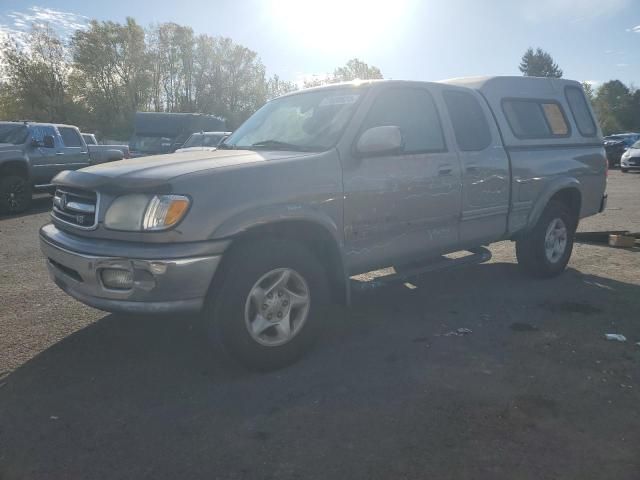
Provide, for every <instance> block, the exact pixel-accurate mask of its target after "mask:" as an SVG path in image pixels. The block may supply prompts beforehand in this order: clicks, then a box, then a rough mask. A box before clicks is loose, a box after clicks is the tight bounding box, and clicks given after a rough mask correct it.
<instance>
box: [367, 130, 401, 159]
mask: <svg viewBox="0 0 640 480" xmlns="http://www.w3.org/2000/svg"><path fill="white" fill-rule="evenodd" d="M402 147H403V143H402V132H401V131H400V128H399V127H396V126H384V127H373V128H370V129H369V130H365V131H364V133H363V134H362V135H360V138H359V139H358V143H357V144H356V152H357V153H358V154H360V155H362V156H374V155H384V154H393V153H398V152H401V151H402Z"/></svg>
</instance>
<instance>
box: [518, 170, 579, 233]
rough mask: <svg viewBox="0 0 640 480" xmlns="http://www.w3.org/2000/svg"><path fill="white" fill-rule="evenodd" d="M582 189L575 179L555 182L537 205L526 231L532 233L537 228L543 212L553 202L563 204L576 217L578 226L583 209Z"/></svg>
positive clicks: (539, 199) (531, 214)
mask: <svg viewBox="0 0 640 480" xmlns="http://www.w3.org/2000/svg"><path fill="white" fill-rule="evenodd" d="M580 187H581V184H580V182H579V181H578V180H577V179H575V178H563V179H559V180H558V181H556V182H553V183H552V184H551V185H550V186H549V187H548V188H547V189H546V190H545V191H544V192H543V193H542V195H540V197H539V198H538V201H537V202H536V203H535V205H534V207H533V209H532V211H531V213H530V215H529V219H528V221H527V228H526V231H530V230H531V229H532V228H534V227H535V225H536V223H537V222H538V220H539V219H540V216H541V215H542V212H544V210H545V208H547V205H549V202H551V201H559V202H560V203H563V204H564V205H565V206H566V207H567V208H568V209H569V211H570V212H571V213H572V214H574V215H575V218H576V226H577V222H578V221H579V219H580V211H581V209H582V191H581V188H580Z"/></svg>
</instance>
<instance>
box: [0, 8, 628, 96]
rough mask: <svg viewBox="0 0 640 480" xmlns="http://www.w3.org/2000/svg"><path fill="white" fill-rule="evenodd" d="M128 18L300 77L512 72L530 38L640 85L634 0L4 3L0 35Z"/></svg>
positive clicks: (558, 54)
mask: <svg viewBox="0 0 640 480" xmlns="http://www.w3.org/2000/svg"><path fill="white" fill-rule="evenodd" d="M127 16H131V17H133V18H135V19H136V20H137V21H138V23H140V24H141V25H144V26H148V25H149V24H151V23H157V22H168V21H172V22H176V23H180V24H183V25H189V26H191V27H192V28H193V29H194V31H195V32H196V33H208V34H211V35H222V36H227V37H230V38H232V39H233V40H234V41H235V42H237V43H240V44H242V45H245V46H247V47H249V48H251V49H252V50H255V51H256V52H258V54H259V56H260V58H261V59H262V61H263V63H264V64H265V65H266V67H267V72H268V74H270V75H272V74H278V75H279V76H280V77H281V78H284V79H287V80H292V81H296V82H299V83H300V82H301V80H302V79H303V78H308V77H309V76H310V75H314V74H317V75H322V74H326V73H328V72H332V71H333V70H334V69H335V68H336V67H338V66H341V65H343V64H344V63H345V62H346V61H347V60H349V59H350V58H353V57H358V58H360V59H361V60H363V61H365V62H367V63H369V64H372V65H376V66H377V67H379V68H380V69H381V70H382V73H383V75H384V77H385V78H393V79H407V80H441V79H445V78H452V77H461V76H474V75H519V74H520V72H519V71H518V64H519V61H520V58H521V57H522V54H523V53H524V51H525V50H526V49H527V47H529V46H532V47H541V48H543V49H544V50H547V51H548V52H549V53H551V55H552V56H553V57H554V59H555V61H556V62H557V63H558V64H559V66H560V67H561V68H562V69H563V70H564V76H565V77H566V78H571V79H575V80H580V81H589V82H592V83H595V84H598V83H602V82H605V81H607V80H610V79H620V80H622V81H623V82H625V83H627V84H634V85H635V86H636V87H640V0H422V1H420V0H182V1H180V2H168V1H167V2H165V1H162V0H135V1H132V0H109V1H107V2H89V1H87V0H40V1H38V2H36V3H31V2H29V1H28V0H26V1H25V0H0V39H1V37H2V36H5V37H6V36H10V37H11V38H15V39H18V40H19V39H20V35H21V33H20V32H23V31H24V30H25V29H28V28H29V26H30V25H31V24H32V23H34V22H36V23H38V22H49V23H50V24H51V25H52V26H53V27H55V28H56V29H58V30H59V31H60V32H61V34H62V35H68V34H69V33H70V32H72V31H73V30H74V29H76V28H81V27H82V26H83V25H85V24H86V22H87V21H88V19H90V18H95V19H98V20H112V21H116V22H122V21H124V19H125V18H126V17H127Z"/></svg>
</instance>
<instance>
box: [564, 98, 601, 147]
mask: <svg viewBox="0 0 640 480" xmlns="http://www.w3.org/2000/svg"><path fill="white" fill-rule="evenodd" d="M565 95H566V97H567V102H569V109H570V110H571V114H572V115H573V119H574V120H575V122H576V125H577V127H578V131H579V132H580V134H581V135H582V136H583V137H594V136H595V135H596V133H597V130H598V129H597V127H596V122H594V121H593V117H592V116H591V111H590V110H589V106H588V105H587V99H586V98H585V97H584V93H582V89H580V88H578V87H567V88H566V89H565Z"/></svg>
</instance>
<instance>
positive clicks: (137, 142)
mask: <svg viewBox="0 0 640 480" xmlns="http://www.w3.org/2000/svg"><path fill="white" fill-rule="evenodd" d="M171 144H172V140H171V139H170V138H169V137H140V136H136V137H134V138H133V139H132V140H131V143H130V145H129V146H130V148H131V150H135V151H137V152H168V151H169V149H170V148H171Z"/></svg>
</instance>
